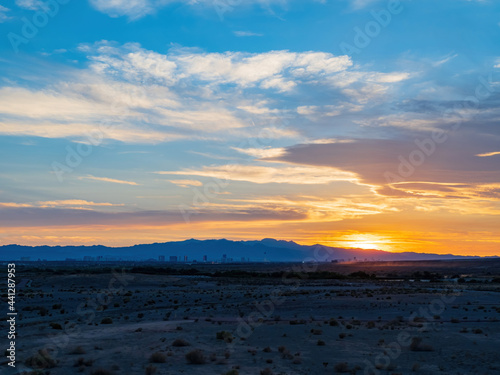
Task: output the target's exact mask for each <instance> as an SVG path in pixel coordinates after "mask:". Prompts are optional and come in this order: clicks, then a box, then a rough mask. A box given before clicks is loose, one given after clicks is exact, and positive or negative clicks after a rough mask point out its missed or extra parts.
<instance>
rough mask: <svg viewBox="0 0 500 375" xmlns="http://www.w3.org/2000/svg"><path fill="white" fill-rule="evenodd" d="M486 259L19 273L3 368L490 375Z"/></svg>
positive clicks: (49, 268) (498, 332) (495, 328)
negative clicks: (12, 334) (11, 341)
mask: <svg viewBox="0 0 500 375" xmlns="http://www.w3.org/2000/svg"><path fill="white" fill-rule="evenodd" d="M499 265H500V261H499V260H470V261H465V260H464V261H449V262H447V261H439V262H437V261H436V262H399V263H353V264H319V265H318V264H315V265H311V264H240V265H238V264H234V265H230V264H226V265H176V266H172V267H169V266H168V265H162V266H161V267H160V266H158V265H152V264H150V265H137V264H135V265H132V264H111V265H92V264H87V265H85V266H84V267H83V266H81V265H78V266H76V265H75V266H74V265H68V264H65V263H64V262H61V263H55V262H54V263H53V264H36V263H33V264H25V265H19V266H18V273H17V275H16V278H17V283H18V285H17V288H16V289H17V297H16V298H17V299H16V309H17V311H18V315H17V318H16V319H17V327H16V329H17V332H16V350H15V357H16V367H15V368H12V367H9V366H7V364H8V362H9V360H8V359H7V358H6V357H3V359H2V364H1V365H2V371H3V372H2V373H4V374H51V375H66V374H89V375H90V374H92V375H106V374H157V375H162V374H189V375H191V374H200V375H201V374H226V375H236V374H241V375H247V374H248V375H271V374H275V375H278V374H281V375H284V374H287V375H292V374H297V375H298V374H314V375H322V374H337V373H345V374H384V375H385V374H393V375H396V374H457V375H458V374H463V375H465V374H468V375H469V374H470V375H483V374H484V375H486V374H500V299H499V296H500V294H499V292H500V283H499V281H500V280H499V277H500V267H499ZM2 297H3V300H5V301H4V303H5V302H6V295H3V296H2Z"/></svg>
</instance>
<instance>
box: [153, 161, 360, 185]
mask: <svg viewBox="0 0 500 375" xmlns="http://www.w3.org/2000/svg"><path fill="white" fill-rule="evenodd" d="M156 173H158V174H164V175H180V176H201V177H213V178H217V179H220V180H233V181H247V182H253V183H256V184H269V183H279V184H298V185H309V184H327V183H329V182H332V181H356V180H357V177H356V175H355V174H353V173H350V172H344V171H341V170H339V169H336V168H328V167H292V166H282V167H280V168H277V167H264V166H257V165H237V164H228V165H223V166H209V167H204V168H203V169H200V170H194V169H189V170H183V171H161V172H156Z"/></svg>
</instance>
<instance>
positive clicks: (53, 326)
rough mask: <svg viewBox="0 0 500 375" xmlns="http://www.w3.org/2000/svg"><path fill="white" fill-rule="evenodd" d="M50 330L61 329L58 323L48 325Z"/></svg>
mask: <svg viewBox="0 0 500 375" xmlns="http://www.w3.org/2000/svg"><path fill="white" fill-rule="evenodd" d="M50 326H51V327H52V329H59V330H60V329H62V326H61V325H60V324H59V323H50Z"/></svg>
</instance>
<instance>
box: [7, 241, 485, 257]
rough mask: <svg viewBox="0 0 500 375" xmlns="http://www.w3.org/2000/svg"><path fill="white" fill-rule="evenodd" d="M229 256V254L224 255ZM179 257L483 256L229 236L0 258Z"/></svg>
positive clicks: (40, 250) (29, 251)
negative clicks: (236, 238) (352, 247)
mask: <svg viewBox="0 0 500 375" xmlns="http://www.w3.org/2000/svg"><path fill="white" fill-rule="evenodd" d="M224 255H225V257H224ZM160 256H164V259H165V261H167V262H168V261H169V260H170V257H171V256H173V257H177V261H178V262H184V259H185V257H187V261H188V262H193V261H197V262H203V261H204V256H206V258H207V261H208V262H213V261H219V262H220V261H226V262H230V261H231V262H241V261H251V262H265V261H269V262H302V261H306V262H307V261H321V262H323V261H332V260H338V261H354V260H357V261H398V260H401V261H403V260H406V261H408V260H440V259H441V260H444V259H473V258H480V257H479V256H458V255H453V254H427V253H414V252H402V253H391V252H387V251H382V250H365V249H351V248H347V249H346V248H337V247H330V246H325V245H320V244H317V245H300V244H297V243H295V242H293V241H285V240H276V239H273V238H264V239H262V240H252V241H232V240H227V239H212V240H196V239H189V240H184V241H172V242H164V243H152V244H140V245H133V246H126V247H108V246H103V245H93V246H22V245H4V246H0V260H20V259H21V258H23V259H24V260H27V258H29V260H38V259H41V260H43V259H46V260H66V259H76V260H83V259H84V257H86V258H85V259H87V260H150V259H154V260H159V257H160Z"/></svg>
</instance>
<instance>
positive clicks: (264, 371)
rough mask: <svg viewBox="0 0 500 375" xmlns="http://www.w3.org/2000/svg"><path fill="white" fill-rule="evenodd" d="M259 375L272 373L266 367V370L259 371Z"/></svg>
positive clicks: (271, 374) (270, 374)
mask: <svg viewBox="0 0 500 375" xmlns="http://www.w3.org/2000/svg"><path fill="white" fill-rule="evenodd" d="M260 375H273V372H272V371H271V369H270V368H269V367H268V368H265V369H264V370H260Z"/></svg>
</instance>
